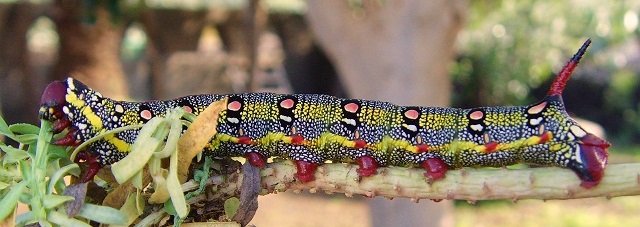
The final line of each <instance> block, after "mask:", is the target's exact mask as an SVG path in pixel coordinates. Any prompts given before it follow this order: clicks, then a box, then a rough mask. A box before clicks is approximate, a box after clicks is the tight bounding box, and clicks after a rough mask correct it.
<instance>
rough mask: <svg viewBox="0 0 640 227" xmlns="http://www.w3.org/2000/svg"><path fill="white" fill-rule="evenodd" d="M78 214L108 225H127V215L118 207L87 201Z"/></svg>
mask: <svg viewBox="0 0 640 227" xmlns="http://www.w3.org/2000/svg"><path fill="white" fill-rule="evenodd" d="M78 216H80V217H83V218H86V219H89V220H92V221H96V222H98V223H102V224H108V225H126V224H127V217H126V215H125V214H124V213H123V212H122V211H120V210H117V209H114V208H111V207H107V206H98V205H94V204H90V203H85V204H84V206H82V208H81V209H80V212H79V213H78Z"/></svg>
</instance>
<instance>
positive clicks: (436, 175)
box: [420, 158, 449, 180]
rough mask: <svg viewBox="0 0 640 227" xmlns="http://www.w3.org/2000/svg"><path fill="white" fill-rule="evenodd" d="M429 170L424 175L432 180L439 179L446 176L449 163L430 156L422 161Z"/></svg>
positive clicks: (423, 165)
mask: <svg viewBox="0 0 640 227" xmlns="http://www.w3.org/2000/svg"><path fill="white" fill-rule="evenodd" d="M420 165H422V167H424V169H425V170H426V171H427V172H426V173H424V176H425V177H427V178H429V179H431V180H439V179H442V178H444V177H445V176H446V174H447V170H449V165H447V163H444V161H442V159H439V158H428V159H427V160H424V161H423V162H422V163H420Z"/></svg>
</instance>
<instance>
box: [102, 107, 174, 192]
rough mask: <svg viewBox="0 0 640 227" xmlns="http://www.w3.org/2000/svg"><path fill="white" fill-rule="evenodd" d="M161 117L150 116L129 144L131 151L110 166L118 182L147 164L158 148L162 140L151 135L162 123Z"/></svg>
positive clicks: (129, 176)
mask: <svg viewBox="0 0 640 227" xmlns="http://www.w3.org/2000/svg"><path fill="white" fill-rule="evenodd" d="M162 121H163V120H162V118H152V119H151V120H150V121H149V122H147V123H146V124H145V126H144V127H142V129H141V130H140V133H139V134H138V138H137V139H136V141H135V142H134V144H133V145H132V146H131V152H129V154H128V155H127V156H126V157H125V158H123V159H122V160H120V161H118V163H117V164H115V165H113V166H112V167H111V171H112V172H113V176H114V177H115V178H116V180H117V181H118V183H121V184H122V183H124V182H125V181H127V180H129V178H131V177H132V176H133V175H135V174H136V173H137V172H138V171H140V170H142V168H143V167H144V166H145V165H146V164H147V162H148V161H149V158H151V156H152V155H153V152H154V151H155V150H157V149H158V147H159V146H160V144H162V142H163V141H162V140H161V139H158V138H154V137H152V134H153V133H154V131H155V130H156V129H157V128H158V126H159V125H160V123H162Z"/></svg>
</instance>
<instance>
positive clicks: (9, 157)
mask: <svg viewBox="0 0 640 227" xmlns="http://www.w3.org/2000/svg"><path fill="white" fill-rule="evenodd" d="M0 149H2V151H4V152H5V153H6V155H4V156H3V157H2V163H3V164H6V163H16V162H18V161H20V160H24V159H27V158H29V157H31V155H29V153H28V152H27V151H25V150H21V149H18V148H15V147H12V146H7V145H0Z"/></svg>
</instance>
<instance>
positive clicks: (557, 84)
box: [547, 39, 591, 96]
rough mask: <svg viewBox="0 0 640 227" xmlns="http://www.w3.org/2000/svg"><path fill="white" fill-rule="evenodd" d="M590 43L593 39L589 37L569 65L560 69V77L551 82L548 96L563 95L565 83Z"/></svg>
mask: <svg viewBox="0 0 640 227" xmlns="http://www.w3.org/2000/svg"><path fill="white" fill-rule="evenodd" d="M589 44H591V39H587V41H586V42H584V44H582V47H580V49H579V50H578V52H576V54H574V55H573V57H572V58H571V60H569V62H567V65H565V66H564V68H562V71H560V73H559V74H558V77H556V79H555V80H554V81H553V83H552V84H551V88H549V92H548V93H547V96H555V95H562V91H563V90H564V87H565V85H567V81H568V80H569V78H570V77H571V74H572V73H573V70H574V69H575V68H576V66H578V62H580V59H581V58H582V55H583V54H584V52H585V51H587V48H588V47H589Z"/></svg>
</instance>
